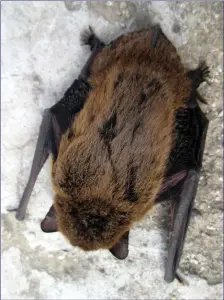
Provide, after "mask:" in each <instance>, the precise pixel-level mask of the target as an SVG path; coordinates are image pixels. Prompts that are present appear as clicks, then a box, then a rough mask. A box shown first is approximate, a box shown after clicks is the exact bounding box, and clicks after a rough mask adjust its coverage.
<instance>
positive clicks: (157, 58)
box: [16, 25, 209, 282]
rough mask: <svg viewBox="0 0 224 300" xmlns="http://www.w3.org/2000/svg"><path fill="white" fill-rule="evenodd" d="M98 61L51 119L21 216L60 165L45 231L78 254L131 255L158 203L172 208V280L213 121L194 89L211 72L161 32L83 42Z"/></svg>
mask: <svg viewBox="0 0 224 300" xmlns="http://www.w3.org/2000/svg"><path fill="white" fill-rule="evenodd" d="M82 39H83V41H84V43H85V44H87V45H89V46H90V48H91V50H92V54H91V56H90V58H89V60H88V61H87V63H86V65H85V66H84V68H83V70H82V71H81V75H80V76H79V78H78V79H76V80H75V81H74V83H73V84H72V86H71V87H70V88H69V89H68V90H67V91H66V93H65V94H64V97H63V98H62V99H61V100H60V101H59V102H58V103H56V104H55V105H54V106H53V107H51V108H49V109H47V110H45V113H44V116H43V120H42V124H41V126H40V132H39V137H38V141H37V146H36V151H35V155H34V160H33V164H32V168H31V173H30V177H29V181H28V183H27V185H26V188H25V191H24V194H23V196H22V199H21V201H20V204H19V207H18V209H17V214H16V217H17V219H18V220H23V219H24V217H25V212H26V208H27V205H28V201H29V198H30V195H31V192H32V189H33V187H34V184H35V181H36V179H37V176H38V174H39V172H40V170H41V168H42V167H43V165H44V163H45V161H46V159H47V158H48V156H49V154H51V155H52V157H53V164H52V184H53V187H54V191H55V198H54V202H53V205H52V206H51V208H50V210H49V212H48V213H47V215H46V217H45V218H44V219H43V221H42V222H41V228H42V230H43V231H44V232H55V231H60V232H61V233H62V234H63V235H64V236H65V237H66V238H67V239H68V240H69V241H70V243H71V244H72V245H74V246H79V247H80V248H82V249H84V250H86V251H89V250H97V249H109V250H110V251H111V253H112V254H113V255H114V256H115V257H117V258H118V259H124V258H126V257H127V255H128V235H129V231H130V229H131V228H132V227H133V226H134V224H135V223H136V222H137V221H140V220H141V219H142V218H143V217H144V216H145V215H146V213H147V212H148V211H149V210H150V209H151V208H152V207H153V206H154V205H155V204H157V203H159V202H161V201H168V200H171V201H172V211H171V228H170V232H171V234H170V242H169V250H168V258H167V263H166V271H165V280H166V281H167V282H171V281H173V280H174V278H175V273H176V270H177V267H178V264H179V260H180V256H181V253H182V249H183V245H184V239H185V235H186V231H187V227H188V223H189V219H190V214H191V210H192V207H193V203H194V198H195V196H196V190H197V186H198V181H199V174H200V169H201V166H202V156H203V151H204V144H205V139H206V132H207V127H208V120H207V119H206V117H205V115H204V114H203V112H202V111H201V109H200V107H199V105H198V102H197V100H199V101H201V102H204V100H203V98H202V97H201V96H200V95H199V94H198V92H197V88H198V87H199V85H200V84H201V83H202V82H203V81H205V80H206V78H207V76H208V75H209V69H208V67H207V66H206V64H205V63H201V64H200V65H199V67H198V68H196V69H195V70H190V71H189V70H186V69H185V68H184V67H183V65H182V63H181V60H180V57H179V55H178V53H177V51H176V49H175V47H174V46H173V45H172V44H171V42H170V41H169V40H168V39H167V38H166V37H165V35H164V34H163V32H162V31H161V29H160V27H159V26H158V25H156V26H153V27H152V28H148V29H143V30H140V31H137V32H132V33H128V34H126V35H122V36H120V37H119V38H117V39H116V40H114V41H112V42H111V43H110V44H108V45H105V44H104V43H103V42H102V41H101V40H100V39H99V38H98V37H97V36H96V35H95V34H94V33H93V31H92V30H90V31H89V33H85V34H84V35H83V36H82Z"/></svg>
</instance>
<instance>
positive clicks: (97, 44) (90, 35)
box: [81, 26, 105, 51]
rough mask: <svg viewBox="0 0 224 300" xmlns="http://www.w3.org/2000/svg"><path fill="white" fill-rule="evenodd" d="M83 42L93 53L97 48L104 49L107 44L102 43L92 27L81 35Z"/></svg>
mask: <svg viewBox="0 0 224 300" xmlns="http://www.w3.org/2000/svg"><path fill="white" fill-rule="evenodd" d="M81 42H82V44H83V45H89V46H90V50H91V51H93V50H94V49H96V48H97V49H102V48H103V47H104V46H105V43H104V42H103V41H101V40H100V39H99V38H98V36H97V35H96V34H95V33H94V32H93V29H92V27H91V26H89V29H86V30H84V31H83V32H82V33H81Z"/></svg>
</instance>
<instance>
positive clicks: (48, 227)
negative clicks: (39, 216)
mask: <svg viewBox="0 0 224 300" xmlns="http://www.w3.org/2000/svg"><path fill="white" fill-rule="evenodd" d="M40 227H41V229H42V231H44V232H48V233H49V232H57V231H58V230H57V220H56V211H55V208H54V206H53V205H52V206H51V208H50V209H49V211H48V213H47V214H46V216H45V218H44V219H43V220H42V222H41V224H40Z"/></svg>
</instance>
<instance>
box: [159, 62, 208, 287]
mask: <svg viewBox="0 0 224 300" xmlns="http://www.w3.org/2000/svg"><path fill="white" fill-rule="evenodd" d="M207 72H208V68H207V67H204V65H203V64H201V65H200V66H199V67H198V68H197V69H196V70H193V71H190V72H189V73H188V75H189V76H190V78H191V79H192V82H193V84H192V94H191V97H190V99H189V106H188V108H186V109H182V110H178V111H177V114H176V128H175V133H176V144H175V146H174V148H173V150H172V151H171V155H170V158H169V164H168V168H167V176H166V179H165V180H164V182H163V185H162V187H161V190H160V193H159V195H158V199H157V203H158V202H161V201H166V200H171V201H172V202H171V226H170V237H169V247H168V257H167V262H166V271H165V277H164V279H165V281H166V282H172V281H173V280H174V278H175V276H176V271H177V268H178V265H179V262H180V258H181V255H182V250H183V246H184V241H185V236H186V233H187V228H188V225H189V221H190V216H191V212H192V208H193V205H194V199H195V197H196V192H197V187H198V183H199V176H200V170H201V167H202V158H203V152H204V146H205V140H206V134H207V128H208V123H209V122H208V120H207V118H206V117H205V115H204V113H203V112H202V111H201V109H200V107H199V106H198V103H197V99H198V100H199V101H200V97H198V93H197V92H196V89H197V88H198V86H199V85H200V83H201V82H203V81H204V77H205V76H207ZM191 76H192V77H191Z"/></svg>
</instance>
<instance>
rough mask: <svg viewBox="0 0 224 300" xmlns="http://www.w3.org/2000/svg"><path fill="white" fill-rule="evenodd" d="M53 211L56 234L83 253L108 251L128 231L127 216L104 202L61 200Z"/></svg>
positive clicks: (57, 197) (56, 203) (98, 200)
mask: <svg viewBox="0 0 224 300" xmlns="http://www.w3.org/2000/svg"><path fill="white" fill-rule="evenodd" d="M54 207H55V210H56V216H57V226H58V229H59V231H60V232H61V233H62V234H63V235H64V236H65V237H66V238H68V240H69V241H70V243H71V244H72V245H73V246H78V247H80V248H82V249H83V250H85V251H89V250H97V249H99V248H101V249H110V248H111V247H112V246H113V245H115V244H116V243H117V242H118V241H119V239H120V238H121V236H122V235H123V234H124V233H125V232H126V231H128V229H129V222H130V218H129V214H128V213H127V212H125V211H122V210H120V209H119V208H116V207H115V206H114V205H108V201H104V200H103V199H97V198H95V199H86V200H84V201H79V200H78V201H77V200H76V201H74V199H62V198H61V197H59V196H56V198H55V202H54Z"/></svg>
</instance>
